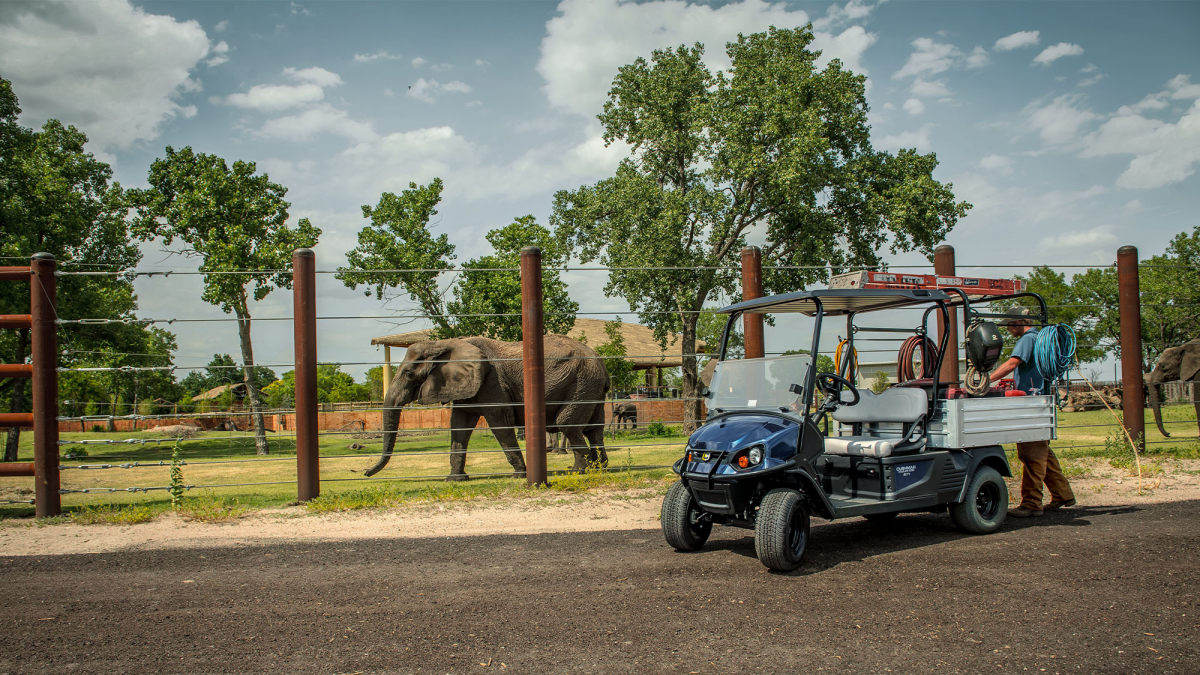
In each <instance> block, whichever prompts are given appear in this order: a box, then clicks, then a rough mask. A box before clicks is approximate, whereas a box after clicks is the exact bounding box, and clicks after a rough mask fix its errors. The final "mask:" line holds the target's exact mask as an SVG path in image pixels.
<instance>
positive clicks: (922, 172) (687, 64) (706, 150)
mask: <svg viewBox="0 0 1200 675" xmlns="http://www.w3.org/2000/svg"><path fill="white" fill-rule="evenodd" d="M812 40H813V34H812V31H811V29H810V28H807V27H806V28H800V29H796V30H778V29H775V28H772V29H771V30H770V31H768V32H767V33H757V34H754V35H750V36H744V35H739V36H738V39H737V41H736V42H732V43H729V44H728V45H727V46H726V51H727V53H728V55H729V58H730V61H731V64H732V65H731V67H730V70H729V72H728V73H725V72H717V73H716V74H715V75H714V74H712V73H711V72H709V70H708V68H707V67H705V65H704V64H703V63H702V61H701V56H702V55H703V51H704V48H703V46H702V45H700V44H696V45H695V46H693V47H690V48H689V47H686V46H680V47H679V48H677V49H674V50H671V49H665V50H656V51H655V52H654V53H653V56H652V57H651V60H650V62H647V61H646V60H645V59H640V58H639V59H637V60H636V61H634V62H633V63H632V64H630V65H627V66H623V67H621V68H620V70H619V72H618V73H617V76H616V79H614V80H613V85H612V88H611V90H610V91H609V101H608V102H607V103H606V104H605V106H604V111H603V112H602V113H601V114H600V115H599V120H600V122H601V123H602V124H603V126H604V139H605V142H606V143H612V142H615V141H618V140H619V141H624V142H625V143H628V144H629V145H630V146H631V148H632V154H631V156H630V157H629V158H627V159H625V160H623V161H622V162H621V164H620V166H619V168H618V169H617V171H616V174H615V175H614V176H613V177H611V178H607V179H604V180H602V181H600V182H598V183H596V184H595V185H590V186H582V187H580V188H579V189H577V190H575V191H573V192H568V191H563V192H559V193H558V194H556V195H555V199H554V209H553V216H552V219H551V224H552V225H553V226H554V227H555V228H556V229H557V230H558V232H559V234H560V236H562V237H564V239H565V240H566V241H568V242H570V243H571V244H572V245H573V246H574V247H575V249H576V250H577V251H578V254H579V257H580V258H581V259H582V260H583V261H584V262H590V261H592V260H597V259H598V260H600V261H601V263H602V264H604V265H606V266H608V267H613V268H619V269H613V270H612V271H611V272H610V273H609V279H608V285H607V286H606V287H605V292H606V293H607V294H608V295H610V296H611V295H619V296H621V297H623V298H625V299H626V300H627V301H628V302H629V304H630V306H631V307H632V308H634V309H635V311H638V312H639V313H640V319H641V321H642V323H644V324H646V325H648V326H651V327H653V328H654V330H655V333H656V335H657V336H658V337H659V339H660V340H665V338H666V336H667V335H668V334H669V333H672V332H676V331H677V332H679V333H681V335H682V345H681V348H682V355H683V377H684V396H685V397H686V398H687V399H688V402H687V404H686V412H685V419H686V423H685V429H687V430H690V429H692V428H694V426H695V424H696V422H697V420H698V419H699V417H700V415H699V413H700V402H699V400H698V398H697V395H696V392H697V388H696V387H697V369H696V356H695V349H696V324H697V321H698V314H696V312H698V311H699V310H700V309H701V308H702V307H703V306H704V303H705V301H706V300H712V299H715V298H716V296H717V294H719V293H722V292H723V293H725V294H726V295H728V296H735V295H736V287H735V283H736V278H737V275H736V274H730V272H729V269H728V268H730V267H731V266H733V265H736V262H737V255H738V252H739V251H740V249H741V248H742V247H743V246H744V245H745V243H746V237H747V235H748V234H749V233H751V232H753V233H755V234H756V235H757V238H759V239H760V240H762V241H764V242H765V243H764V245H763V259H764V263H765V265H764V267H765V268H766V269H765V270H764V277H763V285H764V290H766V292H769V293H771V292H783V291H791V290H796V289H801V288H804V287H805V286H806V285H807V284H810V283H814V282H817V281H822V280H825V279H827V278H828V276H829V274H830V273H831V272H832V273H837V272H841V271H844V270H846V269H847V268H849V267H851V266H866V265H877V264H879V263H880V261H881V258H880V251H881V250H882V249H888V250H890V251H892V252H893V253H896V252H900V251H911V250H918V251H920V252H922V253H923V254H925V255H926V256H928V257H930V258H932V255H933V247H934V246H935V245H936V244H937V243H938V242H940V241H941V240H942V239H943V238H944V236H945V235H946V233H947V232H948V231H949V230H950V229H951V228H952V227H953V226H954V224H955V222H957V219H958V218H960V217H961V216H963V215H964V214H965V212H966V210H967V209H968V208H969V205H968V204H966V203H961V202H955V201H954V197H953V193H952V191H951V186H949V185H943V184H941V183H939V182H938V181H936V180H934V179H933V176H932V173H933V170H934V168H935V167H936V166H937V159H936V157H935V156H934V155H933V154H932V153H931V154H927V155H921V154H918V153H917V152H916V151H915V150H901V151H900V152H898V153H897V154H895V155H892V154H889V153H886V152H877V151H875V150H874V149H873V148H872V147H871V142H870V133H869V132H870V127H869V126H868V124H867V112H868V108H867V103H866V98H865V96H864V84H865V82H866V78H865V77H864V76H862V75H856V74H854V73H852V72H849V71H847V70H844V69H843V68H842V64H841V62H840V61H838V60H836V59H834V60H832V61H830V62H829V64H828V65H827V66H826V67H825V68H824V69H822V70H820V71H818V70H817V69H816V67H815V62H816V60H817V58H818V56H819V52H815V51H811V50H809V49H808V47H809V45H810V44H811V42H812ZM827 266H828V267H827Z"/></svg>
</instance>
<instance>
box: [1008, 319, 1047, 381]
mask: <svg viewBox="0 0 1200 675" xmlns="http://www.w3.org/2000/svg"><path fill="white" fill-rule="evenodd" d="M1037 336H1038V329H1037V328H1030V329H1029V330H1027V331H1025V334H1024V335H1022V336H1021V337H1019V338H1017V346H1015V347H1013V350H1012V355H1013V356H1015V357H1017V358H1018V359H1021V365H1019V366H1017V370H1016V371H1015V372H1014V375H1013V379H1014V384H1015V385H1016V388H1017V389H1018V390H1020V391H1023V392H1025V393H1026V394H1028V395H1030V396H1038V395H1040V394H1041V393H1042V388H1043V387H1045V386H1046V381H1045V380H1044V379H1043V378H1042V374H1041V373H1040V372H1038V369H1037V365H1036V364H1034V362H1033V346H1034V344H1035V343H1036V342H1037Z"/></svg>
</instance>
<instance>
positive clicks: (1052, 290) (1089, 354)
mask: <svg viewBox="0 0 1200 675" xmlns="http://www.w3.org/2000/svg"><path fill="white" fill-rule="evenodd" d="M1017 278H1018V279H1021V280H1023V281H1025V283H1026V290H1027V291H1030V292H1032V293H1037V294H1038V295H1040V296H1042V299H1043V300H1045V301H1046V307H1047V313H1048V314H1049V317H1048V318H1049V323H1065V324H1067V325H1068V326H1070V327H1071V328H1072V330H1074V331H1075V337H1076V341H1077V343H1078V346H1077V349H1076V351H1075V354H1076V356H1078V357H1079V361H1080V362H1081V363H1089V362H1092V361H1100V360H1103V359H1104V358H1106V357H1107V356H1108V353H1107V349H1106V348H1105V347H1104V346H1103V344H1102V343H1101V341H1102V336H1101V335H1099V334H1097V333H1096V331H1095V316H1096V311H1095V308H1094V307H1089V306H1088V302H1087V301H1085V300H1084V299H1082V298H1081V297H1080V295H1079V289H1078V288H1076V287H1075V281H1074V280H1075V279H1078V278H1080V275H1075V277H1074V279H1072V281H1071V282H1070V283H1068V282H1067V278H1066V275H1065V274H1063V273H1059V272H1055V271H1054V270H1053V269H1051V268H1050V267H1045V266H1043V267H1035V268H1033V271H1032V272H1030V274H1029V276H1021V275H1017ZM1114 290H1115V287H1114ZM996 304H997V305H998V306H999V307H1000V308H1003V309H1008V308H1010V307H1017V306H1022V307H1027V308H1029V309H1032V310H1038V309H1040V308H1039V307H1038V306H1037V303H1036V302H1034V301H1033V300H1032V299H1028V298H1020V299H1019V300H1016V301H1011V302H1003V303H996ZM1012 346H1013V345H1011V344H1006V345H1005V350H1004V358H1008V355H1009V353H1010V352H1011V351H1012Z"/></svg>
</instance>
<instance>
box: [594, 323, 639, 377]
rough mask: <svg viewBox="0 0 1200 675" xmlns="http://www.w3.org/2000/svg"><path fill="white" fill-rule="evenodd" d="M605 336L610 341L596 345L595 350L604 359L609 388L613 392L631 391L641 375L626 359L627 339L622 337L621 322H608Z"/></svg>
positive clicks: (605, 326)
mask: <svg viewBox="0 0 1200 675" xmlns="http://www.w3.org/2000/svg"><path fill="white" fill-rule="evenodd" d="M604 334H605V335H606V336H607V337H608V341H607V342H604V343H602V344H599V345H596V347H595V350H596V354H597V355H598V356H600V357H602V358H603V359H604V369H605V370H607V371H608V381H609V388H610V389H611V390H612V391H629V390H630V389H632V388H633V386H634V384H635V383H636V382H637V377H638V375H639V373H638V372H637V371H636V370H634V369H633V363H631V362H630V361H629V360H628V359H626V358H625V356H626V351H625V338H624V336H622V335H621V320H620V319H616V320H615V321H606V322H605V323H604Z"/></svg>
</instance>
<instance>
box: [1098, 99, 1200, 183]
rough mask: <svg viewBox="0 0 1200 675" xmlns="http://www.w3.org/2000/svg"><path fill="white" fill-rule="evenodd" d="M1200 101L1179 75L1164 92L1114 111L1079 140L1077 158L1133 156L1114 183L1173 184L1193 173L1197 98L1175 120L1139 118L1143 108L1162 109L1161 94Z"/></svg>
mask: <svg viewBox="0 0 1200 675" xmlns="http://www.w3.org/2000/svg"><path fill="white" fill-rule="evenodd" d="M1168 97H1170V98H1173V99H1174V98H1180V99H1185V100H1186V99H1189V98H1192V99H1200V88H1198V87H1196V85H1193V84H1191V82H1190V78H1189V77H1188V76H1185V75H1180V76H1177V77H1175V78H1173V79H1172V80H1171V81H1170V82H1168V83H1167V89H1166V91H1163V92H1161V93H1159V94H1155V95H1152V96H1148V97H1146V98H1145V99H1143V100H1142V101H1141V102H1139V103H1137V104H1134V105H1132V106H1122V107H1121V108H1120V109H1118V110H1117V114H1116V115H1114V116H1113V117H1112V118H1110V119H1109V120H1107V121H1106V122H1104V124H1102V125H1100V128H1099V129H1098V130H1096V131H1095V132H1094V133H1092V134H1089V135H1088V137H1087V138H1086V139H1085V143H1084V149H1083V151H1082V152H1081V153H1080V157H1102V156H1107V155H1133V159H1132V160H1130V162H1129V167H1128V168H1127V169H1126V170H1125V171H1124V173H1122V174H1121V175H1120V176H1119V177H1118V178H1117V187H1121V188H1126V189H1132V190H1138V189H1140V190H1148V189H1152V188H1156V187H1162V186H1164V185H1170V184H1172V183H1178V182H1180V181H1182V180H1184V179H1185V178H1187V177H1188V176H1190V175H1192V174H1193V173H1194V172H1195V168H1194V165H1195V164H1196V163H1197V162H1200V100H1196V101H1194V102H1193V103H1192V106H1191V107H1190V108H1189V109H1188V110H1187V111H1186V112H1184V113H1183V115H1182V116H1181V117H1180V118H1179V121H1178V122H1173V123H1172V122H1164V121H1162V120H1157V119H1150V118H1147V117H1143V116H1142V115H1141V112H1142V111H1143V110H1157V109H1162V108H1165V107H1166V103H1165V99H1166V98H1168Z"/></svg>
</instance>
